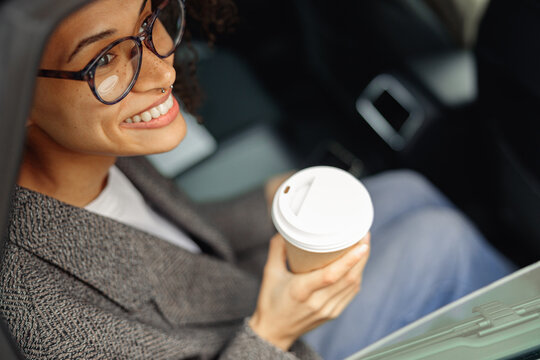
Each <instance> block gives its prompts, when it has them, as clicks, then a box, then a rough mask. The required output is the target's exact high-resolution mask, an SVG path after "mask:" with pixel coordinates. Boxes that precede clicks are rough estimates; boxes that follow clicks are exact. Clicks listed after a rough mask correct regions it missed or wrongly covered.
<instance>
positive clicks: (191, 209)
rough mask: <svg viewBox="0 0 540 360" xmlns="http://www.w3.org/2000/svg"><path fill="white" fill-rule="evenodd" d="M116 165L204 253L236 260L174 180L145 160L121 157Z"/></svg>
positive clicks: (222, 238)
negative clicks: (186, 233)
mask: <svg viewBox="0 0 540 360" xmlns="http://www.w3.org/2000/svg"><path fill="white" fill-rule="evenodd" d="M116 165H117V166H118V168H120V170H122V172H123V173H124V174H126V176H127V177H128V178H129V179H130V180H131V182H132V183H133V184H134V185H135V186H136V187H137V189H138V190H139V191H140V192H141V193H142V194H143V196H144V197H145V199H147V201H148V202H149V204H150V205H151V206H152V207H153V208H154V209H156V210H157V211H158V212H159V213H160V214H161V215H162V216H164V217H166V218H168V219H169V220H170V221H172V222H174V223H175V224H176V225H177V226H180V227H182V229H184V230H186V231H187V232H188V233H190V234H191V235H192V236H193V240H195V241H196V242H197V243H198V244H199V245H200V246H201V248H202V249H203V251H206V252H209V251H208V250H210V252H211V253H214V254H215V255H217V256H218V257H220V258H222V259H225V260H227V261H230V262H234V261H235V259H234V253H233V251H232V248H231V247H230V245H229V241H228V240H227V239H226V238H225V236H224V235H223V234H221V233H220V232H219V231H217V230H216V229H215V228H214V227H213V226H211V225H210V224H209V223H208V222H207V221H205V220H204V219H203V218H202V217H201V216H200V215H199V214H198V213H197V211H196V210H195V206H193V204H192V203H191V200H190V199H189V198H188V197H187V196H186V195H185V194H184V193H182V192H181V191H180V190H179V189H178V187H177V186H176V184H175V183H174V182H173V181H171V180H169V179H167V178H165V177H163V176H162V175H161V174H159V173H158V172H157V170H156V169H155V168H154V167H153V166H152V165H151V164H150V162H148V160H146V159H145V158H143V157H136V158H120V159H118V161H117V164H116ZM171 195H172V196H171Z"/></svg>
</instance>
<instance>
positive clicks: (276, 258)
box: [249, 234, 370, 351]
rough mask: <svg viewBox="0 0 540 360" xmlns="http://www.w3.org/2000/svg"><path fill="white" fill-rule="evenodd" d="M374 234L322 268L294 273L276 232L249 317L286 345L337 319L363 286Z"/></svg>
mask: <svg viewBox="0 0 540 360" xmlns="http://www.w3.org/2000/svg"><path fill="white" fill-rule="evenodd" d="M369 240H370V235H369V234H368V235H367V236H366V237H365V238H364V239H363V240H362V241H361V242H360V243H359V244H357V245H355V246H354V247H352V248H351V250H349V251H348V252H347V253H345V254H344V255H343V256H342V257H340V258H339V259H337V260H336V261H334V262H333V263H331V264H329V265H327V266H326V267H324V268H322V269H318V270H314V271H312V272H309V273H305V274H293V273H291V272H290V271H289V270H288V269H287V266H286V254H285V240H284V239H283V238H282V237H281V235H279V234H277V235H275V236H274V237H273V238H272V240H271V241H270V250H269V252H268V260H267V262H266V265H265V268H264V275H263V281H262V286H261V290H260V292H259V299H258V302H257V309H256V310H255V313H254V314H253V316H252V317H251V319H250V323H249V324H250V326H251V328H252V329H253V331H255V332H256V333H257V334H258V335H259V336H261V337H262V338H263V339H265V340H267V341H269V342H271V343H272V344H274V345H276V346H277V347H279V348H281V349H283V350H285V351H287V350H288V349H289V348H290V346H291V345H292V344H293V343H294V342H295V341H296V339H298V338H299V337H300V336H301V335H303V334H305V333H306V332H308V331H310V330H312V329H314V328H316V327H317V326H319V325H321V324H323V323H324V322H326V321H328V320H332V319H335V318H336V317H337V316H338V315H339V314H341V312H342V311H343V310H344V309H345V307H346V306H347V305H348V304H349V302H350V301H351V300H352V299H353V298H354V296H355V295H356V294H357V293H358V291H359V290H360V284H361V282H362V273H363V271H364V267H365V265H366V262H367V259H368V257H369Z"/></svg>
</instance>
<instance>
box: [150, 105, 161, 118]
mask: <svg viewBox="0 0 540 360" xmlns="http://www.w3.org/2000/svg"><path fill="white" fill-rule="evenodd" d="M150 114H151V115H152V118H154V119H157V118H158V117H160V116H161V113H160V112H159V110H158V109H156V108H151V109H150Z"/></svg>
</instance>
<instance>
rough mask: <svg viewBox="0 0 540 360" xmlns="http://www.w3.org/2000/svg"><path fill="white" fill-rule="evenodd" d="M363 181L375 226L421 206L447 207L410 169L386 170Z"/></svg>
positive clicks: (444, 199) (432, 188)
mask: <svg viewBox="0 0 540 360" xmlns="http://www.w3.org/2000/svg"><path fill="white" fill-rule="evenodd" d="M363 182H364V184H365V186H366V188H367V190H368V191H369V193H370V195H371V197H372V200H373V207H374V210H375V222H374V227H375V228H377V227H382V226H385V225H386V224H388V223H389V222H392V221H394V220H396V219H397V218H399V217H401V216H406V215H407V214H409V213H411V212H413V211H417V210H418V209H420V208H423V207H428V206H429V207H433V206H443V207H451V204H450V202H449V201H448V200H447V199H446V197H444V195H443V194H441V192H440V191H439V190H437V189H436V188H435V187H434V186H433V185H432V184H431V183H430V182H429V180H427V179H426V178H425V177H424V176H422V175H421V174H419V173H417V172H415V171H412V170H393V171H387V172H384V173H381V174H378V175H375V176H372V177H369V178H366V179H364V180H363Z"/></svg>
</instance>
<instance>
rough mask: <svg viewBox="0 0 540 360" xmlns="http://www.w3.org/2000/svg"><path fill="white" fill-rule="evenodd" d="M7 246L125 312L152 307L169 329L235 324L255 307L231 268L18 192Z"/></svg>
mask: <svg viewBox="0 0 540 360" xmlns="http://www.w3.org/2000/svg"><path fill="white" fill-rule="evenodd" d="M9 239H10V241H12V242H14V243H15V244H17V245H18V246H20V247H22V248H24V249H26V250H27V251H29V252H31V253H33V254H34V255H36V256H37V257H39V258H41V259H43V260H45V261H47V262H49V263H51V264H53V265H55V266H57V267H59V268H61V269H63V270H65V271H67V272H68V273H70V274H72V275H73V276H75V277H76V278H78V279H79V280H81V281H83V282H85V283H87V284H88V285H90V286H92V287H94V288H96V289H98V290H99V291H100V292H101V293H103V294H104V295H105V296H107V297H108V298H110V299H111V300H112V301H114V302H116V303H117V304H119V305H120V306H122V307H123V308H125V309H126V310H128V311H131V312H133V313H135V314H136V313H137V311H138V310H139V311H141V309H144V308H147V304H148V303H150V302H153V303H154V304H156V305H157V306H158V307H159V309H160V311H161V313H162V314H163V316H165V317H166V318H167V320H168V321H169V323H171V324H174V325H181V324H201V323H206V322H216V321H233V320H234V321H236V320H239V319H241V318H243V317H245V316H248V315H249V314H250V313H251V312H252V311H253V310H254V306H255V303H256V294H257V288H258V281H257V280H256V279H255V278H254V277H252V276H251V275H248V274H246V273H244V272H242V271H240V270H238V269H236V268H235V267H234V266H233V265H232V264H230V263H227V262H224V261H222V260H219V259H216V258H215V257H212V256H208V255H206V254H192V253H190V252H188V251H186V250H184V249H181V248H178V247H177V246H174V245H172V244H170V243H168V242H166V241H163V240H161V239H158V238H156V237H154V236H152V235H150V234H147V233H145V232H143V231H139V230H137V229H134V228H132V227H130V226H126V225H124V224H121V223H119V222H117V221H115V220H112V219H109V218H106V217H103V216H99V215H96V214H94V213H91V212H89V211H86V210H85V209H82V208H77V207H74V206H71V205H68V204H65V203H63V202H60V201H58V200H56V199H53V198H50V197H48V196H46V195H43V194H39V193H36V192H33V191H31V190H28V189H24V188H21V187H18V186H17V187H16V191H15V196H14V197H13V200H12V209H11V222H10V228H9Z"/></svg>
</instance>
